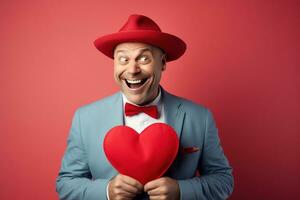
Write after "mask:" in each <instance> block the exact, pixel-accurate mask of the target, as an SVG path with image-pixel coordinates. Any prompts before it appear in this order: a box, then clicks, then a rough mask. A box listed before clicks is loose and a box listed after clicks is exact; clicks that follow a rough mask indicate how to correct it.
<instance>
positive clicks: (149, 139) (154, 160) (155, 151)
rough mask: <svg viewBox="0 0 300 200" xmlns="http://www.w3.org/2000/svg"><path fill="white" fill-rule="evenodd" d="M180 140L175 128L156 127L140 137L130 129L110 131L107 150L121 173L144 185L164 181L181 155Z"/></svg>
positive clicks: (109, 157) (109, 158)
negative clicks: (165, 174)
mask: <svg viewBox="0 0 300 200" xmlns="http://www.w3.org/2000/svg"><path fill="white" fill-rule="evenodd" d="M178 147H179V140H178V137H177V134H176V132H175V131H174V130H173V128H172V127H171V126H169V125H167V124H163V123H155V124H152V125H150V126H148V127H147V128H146V129H145V130H144V131H143V132H142V133H140V134H138V133H137V132H136V131H135V130H134V129H132V128H130V127H128V126H116V127H114V128H112V129H110V130H109V131H108V133H107V134H106V136H105V138H104V143H103V148H104V152H105V155H106V157H107V159H108V160H109V161H110V163H111V164H112V166H114V168H115V169H117V170H118V171H119V173H121V174H124V175H127V176H130V177H132V178H134V179H136V180H138V181H139V182H141V183H142V184H146V183H147V182H149V181H151V180H154V179H157V178H159V177H161V176H162V175H163V174H164V173H165V172H166V171H167V169H168V168H169V167H170V165H171V164H172V162H173V160H174V159H175V157H176V155H177V151H178Z"/></svg>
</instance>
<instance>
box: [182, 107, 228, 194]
mask: <svg viewBox="0 0 300 200" xmlns="http://www.w3.org/2000/svg"><path fill="white" fill-rule="evenodd" d="M206 116H207V117H206V123H205V124H206V128H205V136H204V144H203V151H202V157H201V158H200V160H199V164H198V170H199V172H200V176H199V177H193V178H191V179H186V180H178V183H179V188H180V199H181V200H196V199H199V200H200V199H201V200H209V199H211V200H219V199H226V198H228V197H229V196H230V194H231V193H232V191H233V176H232V168H231V167H230V165H229V163H228V160H227V159H226V157H225V155H224V152H223V149H222V147H221V144H220V139H219V136H218V130H217V128H216V125H215V122H214V119H213V117H212V114H211V113H210V112H209V111H207V115H206Z"/></svg>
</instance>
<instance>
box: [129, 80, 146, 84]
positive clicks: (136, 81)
mask: <svg viewBox="0 0 300 200" xmlns="http://www.w3.org/2000/svg"><path fill="white" fill-rule="evenodd" d="M126 81H127V82H128V83H130V84H138V83H141V82H142V80H128V79H126Z"/></svg>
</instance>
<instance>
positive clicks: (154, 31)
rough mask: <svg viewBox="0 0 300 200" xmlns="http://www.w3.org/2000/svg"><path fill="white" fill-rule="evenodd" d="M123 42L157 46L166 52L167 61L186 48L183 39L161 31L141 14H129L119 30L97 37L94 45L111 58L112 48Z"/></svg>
mask: <svg viewBox="0 0 300 200" xmlns="http://www.w3.org/2000/svg"><path fill="white" fill-rule="evenodd" d="M124 42H141V43H146V44H150V45H153V46H156V47H159V48H161V49H162V50H164V51H165V53H166V54H167V58H166V60H167V61H172V60H176V59H178V58H179V57H180V56H182V55H183V54H184V52H185V50H186V44H185V43H184V41H183V40H181V39H180V38H178V37H176V36H174V35H171V34H168V33H163V32H162V31H161V30H160V28H159V26H158V25H157V24H156V23H155V22H154V21H153V20H152V19H150V18H148V17H146V16H143V15H130V16H129V18H128V21H127V22H126V23H125V24H124V25H123V27H122V28H121V29H120V30H119V32H117V33H113V34H109V35H105V36H102V37H99V38H98V39H96V40H95V41H94V45H95V46H96V48H97V49H98V50H99V51H101V52H102V53H103V54H105V55H106V56H108V57H110V58H113V57H114V48H115V47H116V46H117V45H118V44H120V43H124Z"/></svg>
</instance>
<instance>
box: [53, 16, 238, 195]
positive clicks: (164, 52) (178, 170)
mask: <svg viewBox="0 0 300 200" xmlns="http://www.w3.org/2000/svg"><path fill="white" fill-rule="evenodd" d="M95 46H96V47H97V49H98V50H100V51H101V52H102V53H104V54H105V55H107V56H109V57H110V58H113V59H114V78H115V81H116V83H117V84H118V85H119V87H120V90H121V92H119V93H116V94H114V95H112V96H110V97H107V98H105V99H102V100H99V101H96V102H93V103H91V104H88V105H86V106H83V107H81V108H79V109H78V110H77V111H76V113H75V116H74V118H73V122H72V127H71V131H70V135H69V138H68V146H67V150H66V152H65V155H64V158H63V161H62V167H61V170H60V173H59V176H58V178H57V183H56V184H57V185H56V186H57V192H58V193H59V196H60V198H61V199H89V200H94V199H110V200H113V199H171V200H176V199H187V200H188V199H226V198H227V197H228V196H229V195H230V194H231V193H232V190H233V177H232V168H231V167H230V166H229V163H228V161H227V159H226V157H225V155H224V153H223V150H222V147H221V145H220V141H219V137H218V133H217V128H216V126H215V123H214V120H213V117H212V115H211V113H210V112H209V111H208V110H207V109H206V108H204V107H202V106H200V105H196V104H194V103H192V102H191V101H188V100H186V99H183V98H180V97H176V96H173V95H171V94H169V93H168V92H166V91H165V90H164V89H163V88H162V87H161V86H160V84H159V83H160V79H161V75H162V72H163V71H164V70H165V69H166V62H168V61H172V60H176V59H178V58H179V57H180V56H181V55H183V53H184V52H185V49H186V45H185V43H184V42H183V41H182V40H181V39H179V38H178V37H176V36H173V35H170V34H167V33H163V32H161V30H160V28H159V26H158V25H157V24H156V23H155V22H154V21H153V20H151V19H150V18H148V17H145V16H142V15H131V16H130V17H129V19H128V21H127V22H126V23H125V25H124V26H123V27H122V28H121V30H120V31H119V32H117V33H114V34H110V35H106V36H103V37H100V38H98V39H97V40H96V41H95ZM129 103H130V104H129ZM128 106H131V107H134V108H136V109H140V108H146V107H147V108H150V107H152V108H153V109H154V110H155V112H157V113H158V115H157V116H152V115H151V116H150V114H149V113H146V112H140V113H137V114H136V115H127V107H128ZM157 122H163V123H167V124H169V125H170V126H172V127H173V128H174V130H175V131H176V133H177V135H178V138H179V139H180V146H181V147H182V148H181V150H180V151H179V152H178V155H177V157H176V159H175V161H174V162H173V164H172V165H171V167H170V168H169V169H168V171H167V172H166V174H165V175H164V176H163V177H161V178H158V179H156V180H153V181H150V182H148V183H146V184H145V185H142V184H141V183H140V182H139V181H137V180H135V179H134V178H132V177H129V176H126V175H123V174H119V173H118V172H117V171H116V170H115V169H114V168H113V167H112V166H111V164H110V163H109V161H108V160H107V158H106V156H105V153H104V152H103V149H102V144H103V139H104V137H105V134H106V133H107V132H108V131H109V130H110V129H111V128H112V127H115V126H117V125H126V126H129V127H132V128H134V129H135V130H136V131H137V132H139V133H140V132H142V131H143V130H144V129H145V128H146V127H148V126H149V125H151V124H153V123H157ZM116 145H117V144H116ZM162 151H163V149H162ZM197 173H200V175H199V174H198V175H196V174H197Z"/></svg>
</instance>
